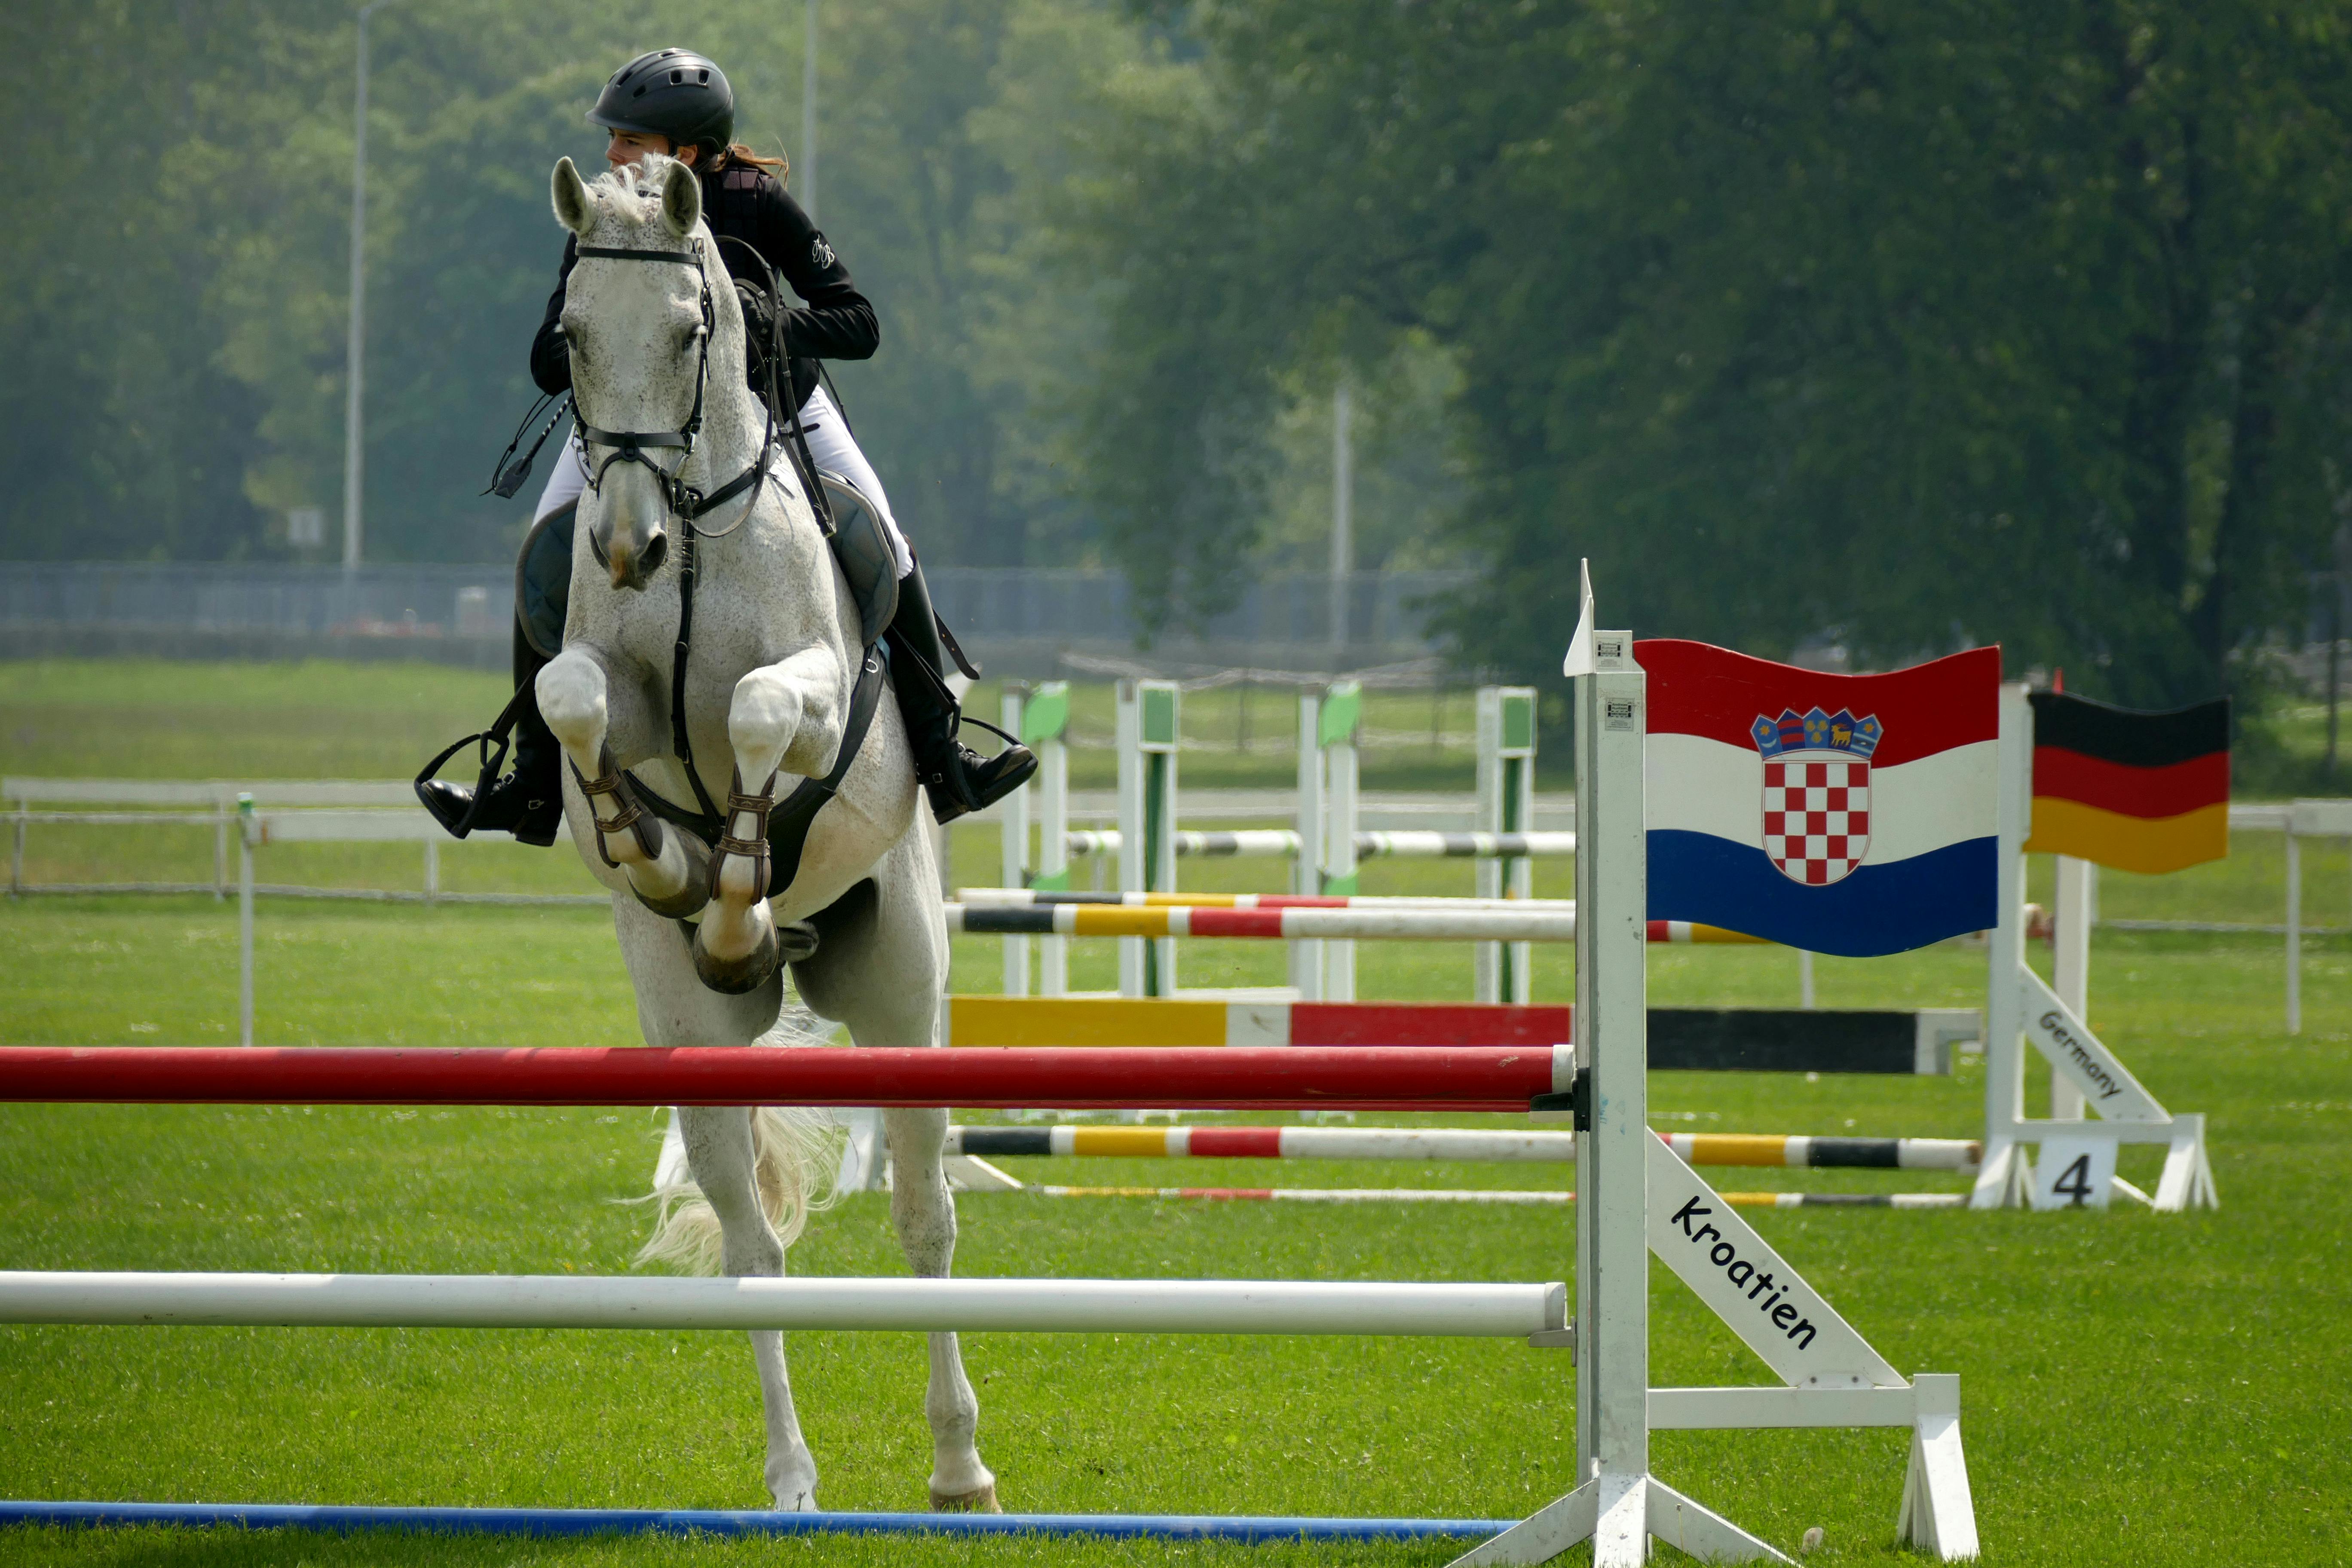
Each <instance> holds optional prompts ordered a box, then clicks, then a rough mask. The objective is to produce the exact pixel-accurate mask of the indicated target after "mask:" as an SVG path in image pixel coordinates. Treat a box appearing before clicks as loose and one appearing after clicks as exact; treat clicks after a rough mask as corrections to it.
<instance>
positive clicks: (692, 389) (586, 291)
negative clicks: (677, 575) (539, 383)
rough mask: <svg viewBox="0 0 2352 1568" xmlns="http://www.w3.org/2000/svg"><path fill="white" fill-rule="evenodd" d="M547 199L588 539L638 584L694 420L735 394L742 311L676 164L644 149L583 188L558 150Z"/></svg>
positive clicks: (666, 512)
mask: <svg viewBox="0 0 2352 1568" xmlns="http://www.w3.org/2000/svg"><path fill="white" fill-rule="evenodd" d="M554 195H555V216H556V218H557V219H558V221H560V222H561V223H562V225H563V226H564V227H566V228H568V229H570V230H571V231H572V234H573V235H574V236H575V237H577V238H578V240H579V244H580V254H579V259H578V260H577V262H576V263H575V264H574V265H573V267H572V276H571V279H570V281H569V282H568V283H567V285H566V286H565V289H564V297H563V318H562V320H563V335H564V337H565V338H566V339H567V340H569V342H570V343H571V347H572V397H573V407H574V409H575V410H576V412H577V413H578V416H579V418H580V424H581V427H582V433H583V437H585V439H586V441H587V443H588V466H589V471H590V473H591V474H592V475H593V489H594V491H595V495H596V501H597V504H596V505H595V506H594V507H593V509H591V512H590V518H589V529H588V542H589V547H590V548H591V549H592V550H593V551H594V552H595V554H596V559H597V560H598V561H599V562H601V563H603V564H604V567H605V568H606V569H607V570H608V571H609V572H610V573H611V574H612V580H613V586H614V588H616V589H621V588H631V589H635V588H643V587H644V586H645V585H646V583H647V582H648V581H650V580H651V579H652V577H653V575H654V574H655V573H656V571H657V570H659V569H660V566H661V563H662V561H663V558H664V557H665V556H667V553H668V552H669V535H668V525H669V518H670V514H671V512H672V510H674V509H675V506H676V503H677V486H678V483H679V476H680V471H681V470H682V469H683V468H686V467H687V466H688V464H689V463H690V462H692V461H693V459H694V456H695V446H696V443H697V442H698V439H699V438H700V437H701V433H702V426H703V423H704V421H705V418H706V416H707V415H708V416H718V415H720V414H722V413H724V412H726V411H728V410H731V409H733V407H734V405H735V404H736V403H737V402H738V401H739V400H740V394H741V388H742V386H743V357H742V356H743V349H742V342H743V335H742V315H741V311H740V309H739V308H738V306H737V305H736V302H735V291H734V289H732V288H731V287H730V286H729V281H728V275H727V270H726V268H724V267H723V266H722V265H720V263H719V257H718V255H717V247H715V246H714V245H713V244H712V243H711V239H710V236H709V231H708V230H707V229H705V228H704V227H703V226H702V187H701V184H700V183H699V182H698V181H697V180H696V178H695V176H694V171H693V170H691V169H689V168H688V167H687V166H686V165H685V164H683V163H677V162H675V161H673V160H671V159H668V158H663V157H658V156H654V155H648V156H647V157H646V159H645V160H644V162H643V163H642V164H641V165H639V166H636V167H629V166H624V167H622V168H619V169H615V170H614V171H613V172H611V173H610V174H604V175H602V176H600V177H599V178H598V179H597V180H596V182H595V183H594V184H588V183H587V182H586V181H583V179H582V178H581V177H580V171H579V170H578V169H576V168H574V167H572V160H571V159H569V158H565V159H563V160H562V161H561V162H560V163H557V164H556V165H555V181H554ZM706 405H709V406H708V407H706ZM681 526H685V524H681Z"/></svg>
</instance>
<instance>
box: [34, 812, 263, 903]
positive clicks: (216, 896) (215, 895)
mask: <svg viewBox="0 0 2352 1568" xmlns="http://www.w3.org/2000/svg"><path fill="white" fill-rule="evenodd" d="M32 808H33V803H32V802H31V801H29V800H20V801H18V802H17V803H16V822H15V823H14V824H13V825H12V826H13V827H14V831H13V832H11V833H10V834H9V836H8V839H9V843H8V896H9V897H10V898H12V899H19V898H22V897H24V896H25V822H26V814H27V813H28V812H30V811H31V810H32ZM213 896H214V897H215V898H218V897H219V896H220V895H219V894H218V893H215V894H214V895H213Z"/></svg>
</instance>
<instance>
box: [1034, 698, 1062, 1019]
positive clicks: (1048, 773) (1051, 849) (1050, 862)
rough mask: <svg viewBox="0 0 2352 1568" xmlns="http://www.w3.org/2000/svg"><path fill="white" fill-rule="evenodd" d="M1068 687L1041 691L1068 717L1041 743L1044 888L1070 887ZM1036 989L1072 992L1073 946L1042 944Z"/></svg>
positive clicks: (1054, 941) (1040, 867)
mask: <svg viewBox="0 0 2352 1568" xmlns="http://www.w3.org/2000/svg"><path fill="white" fill-rule="evenodd" d="M1069 692H1070V689H1069V686H1068V683H1067V682H1065V681H1058V680H1057V681H1051V682H1048V683H1047V684H1046V685H1045V686H1043V687H1040V688H1039V689H1038V692H1037V695H1038V696H1039V698H1041V699H1053V700H1058V701H1059V702H1060V703H1061V706H1062V712H1063V714H1064V715H1065V717H1064V718H1063V720H1062V721H1061V722H1060V723H1059V724H1056V725H1055V727H1054V732H1053V733H1052V734H1051V735H1048V736H1045V737H1044V738H1043V739H1041V740H1040V741H1039V742H1037V787H1038V793H1039V796H1040V798H1039V801H1038V806H1039V811H1038V823H1037V837H1038V842H1037V880H1038V882H1039V884H1040V885H1041V886H1046V887H1052V888H1057V889H1067V888H1068V887H1069V885H1070V750H1069V745H1068V742H1067V737H1068V734H1069V721H1068V718H1067V714H1068V712H1069V703H1070V696H1069ZM1037 945H1038V950H1039V951H1038V954H1037V989H1038V990H1039V991H1040V992H1041V993H1043V994H1045V995H1047V996H1061V995H1066V994H1068V992H1069V989H1070V943H1069V941H1068V939H1067V938H1066V937H1058V936H1049V937H1047V938H1045V940H1044V941H1043V942H1039V943H1038V944H1037Z"/></svg>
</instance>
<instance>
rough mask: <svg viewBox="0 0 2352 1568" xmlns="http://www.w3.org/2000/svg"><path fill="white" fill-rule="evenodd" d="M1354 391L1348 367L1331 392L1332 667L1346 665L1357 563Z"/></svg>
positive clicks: (1336, 667) (1341, 667)
mask: <svg viewBox="0 0 2352 1568" xmlns="http://www.w3.org/2000/svg"><path fill="white" fill-rule="evenodd" d="M1355 422H1356V404H1355V395H1354V393H1353V391H1352V389H1351V388H1350V387H1349V382H1348V375H1347V373H1346V372H1345V371H1342V372H1341V373H1340V374H1339V385H1338V386H1336V387H1334V388H1333V389H1332V392H1331V611H1330V627H1329V629H1330V633H1331V668H1333V669H1334V670H1339V669H1344V668H1347V661H1348V631H1349V628H1348V581H1349V574H1350V573H1352V572H1353V571H1354V570H1355V567H1356V459H1355V452H1354V449H1353V448H1354V436H1355V429H1354V426H1355Z"/></svg>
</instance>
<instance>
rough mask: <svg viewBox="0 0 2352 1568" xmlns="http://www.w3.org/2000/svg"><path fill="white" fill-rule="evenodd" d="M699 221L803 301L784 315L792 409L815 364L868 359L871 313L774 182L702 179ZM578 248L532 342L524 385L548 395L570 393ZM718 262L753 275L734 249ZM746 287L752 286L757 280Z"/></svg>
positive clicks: (877, 328) (748, 174)
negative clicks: (735, 242)
mask: <svg viewBox="0 0 2352 1568" xmlns="http://www.w3.org/2000/svg"><path fill="white" fill-rule="evenodd" d="M702 216H703V221H704V222H706V223H708V224H709V226H710V232H711V233H712V234H714V235H717V236H719V237H732V238H736V239H740V240H743V241H745V242H747V243H748V244H750V245H751V247H752V248H753V249H755V250H757V251H758V252H759V253H760V254H761V256H763V257H765V258H767V261H768V265H769V266H771V267H772V268H775V269H776V273H777V277H778V279H779V280H780V281H781V282H782V283H783V284H784V285H785V286H786V287H788V288H790V289H792V291H793V293H796V294H798V295H799V296H800V297H801V298H802V299H803V300H806V301H807V304H806V307H805V308H803V309H793V308H790V307H787V308H786V310H785V311H784V352H785V353H787V354H788V355H790V356H791V358H792V371H793V406H794V407H798V406H800V405H803V404H804V403H806V402H807V401H808V399H809V394H810V393H811V392H812V391H814V389H815V387H816V362H817V361H818V360H821V359H871V358H873V357H874V351H875V349H877V347H879V346H880V344H881V342H882V328H881V323H880V322H878V321H876V320H875V319H874V307H873V306H872V305H870V304H868V303H867V302H866V296H865V295H863V294H861V293H859V292H858V291H857V285H856V283H854V282H852V281H851V280H850V277H849V268H846V267H844V266H843V265H842V264H841V258H840V257H838V256H836V255H835V254H834V249H833V247H832V246H830V245H828V244H826V243H825V238H824V235H823V234H821V233H819V232H818V231H817V226H816V225H815V224H814V223H812V222H811V221H810V220H809V216H808V214H807V213H805V212H803V211H802V210H801V205H800V203H798V202H796V201H794V200H793V198H792V195H791V194H790V193H788V192H787V191H786V190H785V189H784V187H783V185H782V183H781V182H779V181H778V180H777V179H776V177H775V176H774V175H773V174H769V173H768V172H767V171H766V170H765V169H761V168H758V167H756V166H751V165H740V164H739V165H737V166H735V167H733V168H726V169H720V170H719V171H717V172H716V173H713V174H705V175H704V176H703V177H702ZM579 247H580V242H579V240H578V238H577V237H572V236H566V237H565V238H564V241H563V265H562V268H560V269H558V271H557V272H556V275H555V292H554V293H552V294H551V295H549V296H548V299H547V319H546V320H544V321H541V322H540V324H539V336H537V337H536V338H534V339H532V340H531V344H530V377H531V379H532V380H533V381H536V382H537V383H539V387H540V390H541V391H542V392H545V393H549V394H554V393H560V392H562V391H564V390H566V389H567V388H569V387H570V386H571V385H572V345H571V344H570V343H568V342H565V341H564V337H563V289H564V284H565V282H566V280H568V279H570V278H571V276H572V264H573V263H574V262H575V261H577V260H578V259H579ZM719 256H720V257H721V258H724V260H725V261H726V263H727V270H728V272H729V273H730V274H737V275H740V274H741V273H743V271H744V269H746V268H751V259H750V258H748V257H746V256H744V255H743V253H742V250H741V247H738V246H732V245H722V246H720V247H719ZM757 270H758V269H757V268H751V271H752V273H754V274H756V273H757ZM750 280H751V281H752V282H754V283H757V282H758V281H759V279H757V277H756V276H754V277H752V278H751V279H750ZM753 385H754V387H755V388H756V387H757V385H758V383H757V382H756V381H755V382H754V383H753Z"/></svg>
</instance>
